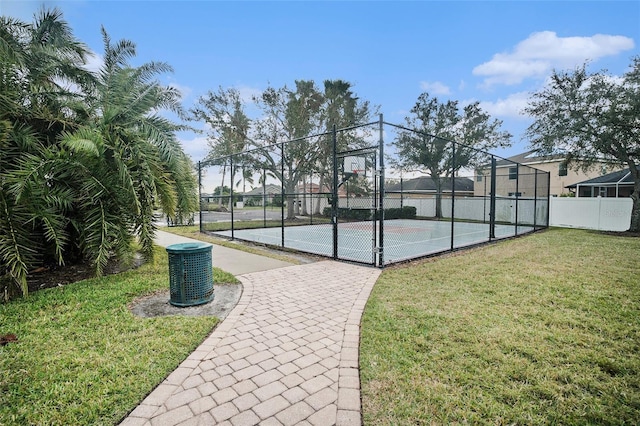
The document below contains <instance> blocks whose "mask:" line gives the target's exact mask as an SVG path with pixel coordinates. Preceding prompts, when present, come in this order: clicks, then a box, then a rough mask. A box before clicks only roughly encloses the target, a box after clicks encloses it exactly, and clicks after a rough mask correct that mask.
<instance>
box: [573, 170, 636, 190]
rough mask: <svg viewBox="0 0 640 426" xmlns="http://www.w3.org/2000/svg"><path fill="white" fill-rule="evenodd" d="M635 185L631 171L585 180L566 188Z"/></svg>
mask: <svg viewBox="0 0 640 426" xmlns="http://www.w3.org/2000/svg"><path fill="white" fill-rule="evenodd" d="M616 184H618V185H633V177H632V176H631V171H630V170H629V169H624V170H620V171H617V172H613V173H608V174H606V175H603V176H599V177H597V178H593V179H589V180H584V181H582V182H578V183H574V184H572V185H568V186H566V187H565V188H576V187H578V186H613V185H616Z"/></svg>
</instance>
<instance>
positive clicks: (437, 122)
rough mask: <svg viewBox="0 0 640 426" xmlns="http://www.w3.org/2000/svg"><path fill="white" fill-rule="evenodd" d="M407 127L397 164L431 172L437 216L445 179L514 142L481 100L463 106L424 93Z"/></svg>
mask: <svg viewBox="0 0 640 426" xmlns="http://www.w3.org/2000/svg"><path fill="white" fill-rule="evenodd" d="M405 120H406V125H407V127H408V129H405V130H402V131H400V132H399V133H398V135H397V136H396V139H395V141H394V145H395V147H396V153H397V158H396V159H395V160H394V162H393V163H394V166H396V167H398V168H399V169H401V170H405V171H414V172H420V173H425V174H427V175H429V176H430V177H431V178H432V179H433V181H434V183H435V185H436V216H437V217H442V207H441V205H442V203H441V193H442V182H443V179H444V178H447V177H451V178H453V177H454V176H455V175H456V173H457V172H458V171H459V170H461V169H463V168H469V167H475V166H478V165H480V164H482V163H483V162H484V161H486V158H487V157H486V151H487V150H489V149H493V148H498V147H507V146H509V145H510V144H511V134H509V133H508V132H506V131H503V130H501V129H500V128H501V126H502V121H500V120H497V119H492V118H491V116H490V115H489V114H487V113H486V112H485V111H483V110H482V108H480V104H479V103H478V102H474V103H471V104H469V105H466V106H464V107H463V108H460V105H459V103H458V101H454V100H447V101H446V102H443V101H440V100H439V99H438V98H437V97H432V96H431V95H429V93H426V92H425V93H422V94H421V95H420V96H419V97H418V100H417V101H416V104H415V105H414V106H413V108H411V111H410V115H409V116H407V117H406V119H405Z"/></svg>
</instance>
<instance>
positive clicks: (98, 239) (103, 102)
mask: <svg viewBox="0 0 640 426" xmlns="http://www.w3.org/2000/svg"><path fill="white" fill-rule="evenodd" d="M102 34H103V41H104V49H105V52H104V65H103V66H102V68H101V69H100V71H99V73H98V82H97V85H96V93H95V99H92V100H91V103H90V108H91V111H92V116H93V120H91V122H90V123H88V124H87V125H85V126H83V127H81V128H80V129H78V130H77V131H76V132H74V133H73V134H69V135H66V137H65V138H64V142H65V143H67V144H68V146H69V147H70V148H71V149H72V150H74V151H76V152H78V153H82V154H83V155H85V156H86V158H87V161H89V160H88V158H89V157H90V156H91V155H92V157H91V158H92V161H91V162H90V164H91V165H92V167H91V168H87V169H84V170H83V176H82V181H85V182H89V183H90V184H91V187H90V189H91V191H87V195H89V194H91V197H92V201H91V203H87V204H86V205H84V207H85V208H83V209H81V211H82V214H83V219H84V224H85V225H84V229H83V231H84V233H85V235H84V236H85V241H86V246H85V247H84V250H85V252H86V254H87V255H88V256H89V257H90V258H91V259H92V260H94V261H95V265H96V272H97V273H98V274H100V273H101V272H102V268H104V266H105V265H106V263H107V261H108V259H109V258H110V257H111V255H112V254H113V253H116V254H117V255H119V256H121V257H122V256H124V257H127V256H129V255H130V254H132V245H131V242H132V237H133V236H134V235H137V236H138V238H139V241H140V244H141V247H142V253H143V254H144V255H145V257H147V258H151V257H152V254H153V237H154V234H155V226H154V223H153V221H154V214H153V212H154V207H156V205H157V206H159V207H161V208H162V210H163V211H164V212H165V213H166V214H167V215H168V216H170V217H172V218H175V217H176V216H182V215H186V214H188V213H190V212H193V211H194V210H195V208H196V197H195V194H196V181H195V175H194V173H193V167H192V164H191V162H190V160H189V159H188V157H187V156H186V154H185V153H184V152H183V151H182V148H181V146H180V144H179V142H178V140H177V139H176V136H175V132H176V131H177V130H181V129H184V126H181V125H178V124H174V123H172V122H171V121H169V120H167V119H166V118H163V117H161V116H160V115H159V113H158V112H159V111H160V110H162V109H167V110H170V111H173V112H176V113H179V114H182V110H181V106H180V103H179V102H180V93H179V92H178V91H177V90H176V89H174V88H172V87H167V86H163V85H161V84H160V83H159V82H158V81H156V80H155V77H156V75H157V74H159V73H163V72H168V71H171V67H170V66H169V65H168V64H166V63H163V62H150V63H146V64H144V65H142V66H139V67H132V66H130V65H129V64H128V60H129V59H130V58H132V57H134V56H135V45H134V44H133V43H132V42H131V41H128V40H121V41H119V42H118V43H115V44H113V43H112V42H111V39H110V37H109V36H108V34H107V33H106V31H105V30H104V28H103V29H102ZM96 162H97V163H96ZM92 191H95V192H92ZM83 199H85V198H83Z"/></svg>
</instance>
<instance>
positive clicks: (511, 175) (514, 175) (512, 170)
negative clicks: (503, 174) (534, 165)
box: [509, 167, 518, 180]
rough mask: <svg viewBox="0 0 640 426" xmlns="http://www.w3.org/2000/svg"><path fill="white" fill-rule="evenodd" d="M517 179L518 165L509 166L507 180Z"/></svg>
mask: <svg viewBox="0 0 640 426" xmlns="http://www.w3.org/2000/svg"><path fill="white" fill-rule="evenodd" d="M515 179H518V167H509V180H515Z"/></svg>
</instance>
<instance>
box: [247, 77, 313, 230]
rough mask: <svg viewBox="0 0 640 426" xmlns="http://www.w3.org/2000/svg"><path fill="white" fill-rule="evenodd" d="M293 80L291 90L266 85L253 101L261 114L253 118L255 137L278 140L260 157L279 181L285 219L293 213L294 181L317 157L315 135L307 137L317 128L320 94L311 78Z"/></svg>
mask: <svg viewBox="0 0 640 426" xmlns="http://www.w3.org/2000/svg"><path fill="white" fill-rule="evenodd" d="M295 84H296V89H295V91H293V90H290V89H289V88H287V87H286V86H284V87H283V88H281V89H277V90H276V89H274V88H271V87H270V88H268V89H267V90H265V91H264V92H263V93H262V96H261V97H260V99H258V103H257V104H258V106H259V108H260V109H261V110H262V111H263V113H264V116H263V119H262V120H259V121H258V122H257V126H256V139H259V140H262V141H264V143H266V145H269V146H272V147H273V146H274V145H275V144H278V143H280V148H279V150H278V152H277V153H275V152H272V151H269V150H261V151H260V152H261V157H262V160H261V161H262V163H263V166H264V167H265V169H266V170H267V171H268V172H269V173H270V174H272V175H273V176H275V177H276V178H277V179H278V180H280V181H281V182H282V186H283V187H284V190H285V193H286V199H287V219H289V220H293V219H295V217H296V208H295V206H294V200H295V198H296V193H297V187H298V184H299V183H300V182H301V181H302V178H303V177H304V176H305V175H306V174H308V173H309V172H310V170H311V169H312V167H313V165H314V164H315V162H316V159H317V158H318V150H317V148H316V146H315V145H316V144H317V140H316V139H317V138H309V137H310V136H311V135H313V134H316V133H318V132H319V125H320V112H321V107H322V104H323V98H322V94H321V93H320V92H319V91H318V89H317V88H316V86H315V84H314V82H313V81H306V80H297V81H296V82H295ZM285 142H286V143H285Z"/></svg>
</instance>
